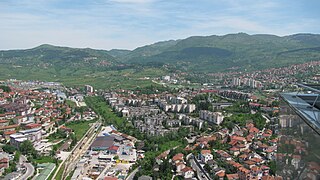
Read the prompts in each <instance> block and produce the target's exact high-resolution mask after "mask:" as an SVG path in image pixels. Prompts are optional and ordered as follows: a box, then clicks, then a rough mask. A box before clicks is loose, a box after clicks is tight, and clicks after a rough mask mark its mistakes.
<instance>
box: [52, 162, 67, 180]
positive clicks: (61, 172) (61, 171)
mask: <svg viewBox="0 0 320 180" xmlns="http://www.w3.org/2000/svg"><path fill="white" fill-rule="evenodd" d="M56 170H57V169H55V171H56ZM55 171H54V172H55ZM63 171H64V164H63V165H62V166H61V168H60V169H59V171H58V173H57V176H56V179H62V174H63ZM54 172H53V173H52V174H51V175H53V174H54ZM50 178H51V179H52V176H50ZM50 178H49V179H50Z"/></svg>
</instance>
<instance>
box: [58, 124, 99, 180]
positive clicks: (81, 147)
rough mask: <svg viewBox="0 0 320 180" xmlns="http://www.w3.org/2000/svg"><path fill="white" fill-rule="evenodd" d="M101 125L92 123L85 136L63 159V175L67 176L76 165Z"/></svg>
mask: <svg viewBox="0 0 320 180" xmlns="http://www.w3.org/2000/svg"><path fill="white" fill-rule="evenodd" d="M100 126H101V123H100V122H96V123H94V124H93V125H92V126H91V127H90V128H89V130H88V131H87V133H86V134H85V136H84V137H83V138H82V139H81V140H80V141H79V142H78V144H77V145H76V146H75V147H74V148H73V150H72V151H71V152H72V153H71V154H70V156H69V157H68V158H67V159H66V161H65V168H64V172H63V177H67V176H68V174H69V173H70V172H71V171H72V170H73V169H74V168H75V167H76V165H77V163H78V162H79V160H80V158H81V156H82V155H84V153H85V152H86V151H87V149H88V148H89V147H90V145H91V143H92V142H93V140H94V139H95V137H96V136H97V135H98V133H99V131H96V129H98V128H99V127H100Z"/></svg>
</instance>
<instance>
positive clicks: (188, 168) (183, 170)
mask: <svg viewBox="0 0 320 180" xmlns="http://www.w3.org/2000/svg"><path fill="white" fill-rule="evenodd" d="M181 171H182V172H188V171H193V169H192V168H191V167H185V168H183V169H181Z"/></svg>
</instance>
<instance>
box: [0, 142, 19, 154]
mask: <svg viewBox="0 0 320 180" xmlns="http://www.w3.org/2000/svg"><path fill="white" fill-rule="evenodd" d="M2 149H3V151H4V152H7V153H10V154H13V153H14V151H16V148H15V147H14V146H12V145H9V144H6V145H4V146H3V147H2Z"/></svg>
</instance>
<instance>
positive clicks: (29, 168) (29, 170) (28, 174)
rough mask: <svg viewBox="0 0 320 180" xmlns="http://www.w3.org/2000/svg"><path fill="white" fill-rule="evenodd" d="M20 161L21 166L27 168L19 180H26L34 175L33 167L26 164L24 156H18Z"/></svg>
mask: <svg viewBox="0 0 320 180" xmlns="http://www.w3.org/2000/svg"><path fill="white" fill-rule="evenodd" d="M20 161H22V164H23V166H25V167H26V168H27V171H26V173H24V174H23V175H22V177H21V178H19V179H22V180H24V179H28V178H29V177H32V176H33V174H34V167H33V165H32V164H31V163H26V161H27V158H26V157H25V156H23V155H21V156H20Z"/></svg>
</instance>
